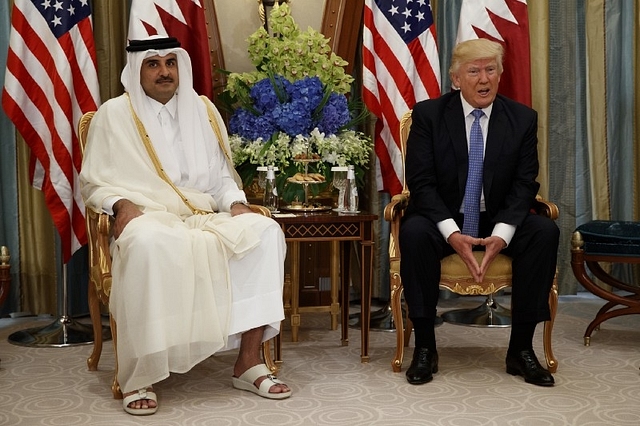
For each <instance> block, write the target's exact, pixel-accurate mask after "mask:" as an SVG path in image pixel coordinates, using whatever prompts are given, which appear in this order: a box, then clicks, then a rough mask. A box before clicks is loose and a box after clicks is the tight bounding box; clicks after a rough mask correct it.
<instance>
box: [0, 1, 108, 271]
mask: <svg viewBox="0 0 640 426" xmlns="http://www.w3.org/2000/svg"><path fill="white" fill-rule="evenodd" d="M99 104H100V94H99V86H98V75H97V70H96V55H95V45H94V42H93V29H92V22H91V9H90V7H89V4H88V0H55V1H52V0H15V1H14V5H13V10H12V14H11V33H10V38H9V52H8V54H7V71H6V74H5V82H4V88H3V91H2V107H3V108H4V110H5V112H6V113H7V116H8V117H9V118H10V119H11V121H13V123H14V125H15V126H16V129H17V130H18V132H20V134H21V135H22V137H23V138H24V140H25V142H26V143H27V145H28V146H29V148H30V149H31V156H32V159H33V160H34V161H32V167H31V179H32V184H33V185H34V186H36V187H38V188H39V189H41V190H42V191H43V193H44V197H45V202H46V205H47V207H48V209H49V212H50V213H51V216H52V218H53V222H54V224H55V226H56V228H57V229H58V232H59V234H60V240H61V246H62V256H63V261H64V262H65V263H66V262H67V261H68V260H69V259H70V258H71V255H72V254H73V253H74V252H75V251H76V250H77V249H78V248H80V247H81V246H82V245H84V244H86V242H87V235H86V229H85V222H84V203H83V202H82V197H81V196H80V191H79V185H78V180H77V176H78V172H79V170H80V165H81V162H82V158H81V153H80V146H79V144H78V137H77V134H76V132H77V124H78V121H79V120H80V117H81V116H82V114H83V113H85V112H87V111H93V110H96V109H97V107H98V105H99Z"/></svg>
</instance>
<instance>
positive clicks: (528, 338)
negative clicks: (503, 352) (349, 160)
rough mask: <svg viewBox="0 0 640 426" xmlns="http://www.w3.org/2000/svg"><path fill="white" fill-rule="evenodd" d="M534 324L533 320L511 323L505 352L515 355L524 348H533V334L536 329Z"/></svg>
mask: <svg viewBox="0 0 640 426" xmlns="http://www.w3.org/2000/svg"><path fill="white" fill-rule="evenodd" d="M536 325H537V323H535V322H525V323H521V324H513V325H512V326H511V338H510V339H509V349H508V350H507V352H508V353H510V354H512V355H517V354H519V353H520V352H522V351H524V350H527V349H533V335H534V333H535V331H536Z"/></svg>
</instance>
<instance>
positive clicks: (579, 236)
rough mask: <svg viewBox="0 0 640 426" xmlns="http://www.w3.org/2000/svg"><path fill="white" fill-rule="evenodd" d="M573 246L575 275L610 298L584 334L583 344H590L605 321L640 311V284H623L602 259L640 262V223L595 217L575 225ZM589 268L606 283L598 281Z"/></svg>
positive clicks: (585, 285) (598, 292)
mask: <svg viewBox="0 0 640 426" xmlns="http://www.w3.org/2000/svg"><path fill="white" fill-rule="evenodd" d="M571 245H572V249H571V268H572V269H573V274H574V275H575V276H576V278H577V279H578V281H579V282H580V283H581V284H582V285H583V286H584V287H585V288H586V289H587V290H589V291H590V292H591V293H593V294H595V295H596V296H598V297H601V298H603V299H605V300H607V301H608V302H607V303H606V304H605V305H604V306H603V307H602V308H600V310H599V311H598V313H597V314H596V317H595V318H594V320H593V321H591V323H590V324H589V326H588V327H587V330H586V331H585V333H584V344H585V346H589V344H590V343H591V333H592V332H593V330H595V329H596V328H597V327H598V326H599V325H600V324H601V323H602V322H603V321H606V320H608V319H610V318H614V317H618V316H621V315H630V314H640V285H638V283H636V284H635V285H634V284H630V283H624V282H622V281H620V280H618V279H617V278H615V277H613V276H611V275H610V274H609V273H608V272H606V271H605V270H604V269H603V268H602V267H601V266H600V262H611V263H640V222H622V221H608V220H594V221H591V222H588V223H585V224H584V225H580V226H579V227H578V228H576V230H575V232H574V233H573V237H572V239H571ZM587 268H588V269H589V271H590V272H591V273H592V274H593V276H594V277H596V278H598V279H600V280H601V281H602V282H603V283H604V284H605V286H600V285H598V284H596V282H595V281H594V280H593V279H592V277H591V275H590V274H588V273H587Z"/></svg>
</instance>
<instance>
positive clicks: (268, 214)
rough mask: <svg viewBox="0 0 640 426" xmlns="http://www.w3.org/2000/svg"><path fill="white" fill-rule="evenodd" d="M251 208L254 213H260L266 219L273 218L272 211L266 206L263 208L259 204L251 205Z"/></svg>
mask: <svg viewBox="0 0 640 426" xmlns="http://www.w3.org/2000/svg"><path fill="white" fill-rule="evenodd" d="M249 208H250V209H251V210H253V212H254V213H258V214H261V215H263V216H266V217H271V210H269V209H268V208H266V207H265V206H261V205H258V204H249Z"/></svg>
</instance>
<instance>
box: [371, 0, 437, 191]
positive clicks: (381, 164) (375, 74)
mask: <svg viewBox="0 0 640 426" xmlns="http://www.w3.org/2000/svg"><path fill="white" fill-rule="evenodd" d="M363 43H364V49H363V90H364V93H363V99H364V101H365V104H366V105H367V108H368V109H369V111H371V113H372V114H374V115H375V116H376V117H377V118H378V120H377V121H376V129H375V151H376V156H377V158H378V162H377V165H376V167H378V170H377V184H378V190H380V191H385V192H389V193H390V194H391V195H395V194H397V193H399V192H401V191H402V154H401V151H400V135H399V133H400V118H401V117H402V115H403V114H404V113H405V112H406V111H408V110H409V109H411V108H413V106H414V105H415V103H416V102H418V101H421V100H424V99H431V98H434V97H438V96H440V60H439V59H438V49H437V45H436V30H435V25H434V23H433V15H432V12H431V5H430V4H429V1H428V0H366V2H365V9H364V36H363Z"/></svg>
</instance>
